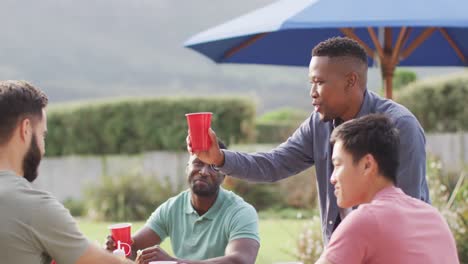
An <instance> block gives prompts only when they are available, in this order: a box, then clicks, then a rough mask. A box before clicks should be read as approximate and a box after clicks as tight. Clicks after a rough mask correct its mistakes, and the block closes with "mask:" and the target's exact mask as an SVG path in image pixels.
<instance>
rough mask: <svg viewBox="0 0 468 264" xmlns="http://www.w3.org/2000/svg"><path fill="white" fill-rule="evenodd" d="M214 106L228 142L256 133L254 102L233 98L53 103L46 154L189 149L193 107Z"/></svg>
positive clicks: (205, 108) (215, 124) (221, 132)
mask: <svg viewBox="0 0 468 264" xmlns="http://www.w3.org/2000/svg"><path fill="white" fill-rule="evenodd" d="M203 111H210V112H213V118H212V126H213V128H214V129H215V130H216V132H217V134H218V136H219V137H221V138H222V139H223V140H224V141H225V142H226V143H227V144H231V143H234V142H250V141H252V140H253V139H254V133H255V131H254V130H255V127H254V118H255V104H254V103H253V101H251V100H250V99H246V98H241V97H234V98H127V99H119V100H112V101H109V100H107V101H96V102H85V103H73V104H65V105H56V106H51V107H50V109H49V115H48V126H49V133H48V139H47V141H48V142H47V146H46V148H47V150H46V151H47V154H48V155H49V156H61V155H70V154H120V153H125V154H134V153H141V152H144V151H149V150H185V137H186V136H187V122H186V118H185V114H186V113H189V112H203Z"/></svg>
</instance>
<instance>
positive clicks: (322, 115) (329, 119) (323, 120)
mask: <svg viewBox="0 0 468 264" xmlns="http://www.w3.org/2000/svg"><path fill="white" fill-rule="evenodd" d="M319 119H320V121H322V122H324V123H326V122H330V121H332V120H333V118H331V117H329V116H326V115H324V114H322V113H319Z"/></svg>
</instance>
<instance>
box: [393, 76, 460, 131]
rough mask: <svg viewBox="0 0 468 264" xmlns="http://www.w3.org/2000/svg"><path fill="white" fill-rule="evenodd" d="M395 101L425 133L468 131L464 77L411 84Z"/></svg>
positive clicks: (449, 77) (397, 95)
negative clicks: (406, 109) (404, 108)
mask: <svg viewBox="0 0 468 264" xmlns="http://www.w3.org/2000/svg"><path fill="white" fill-rule="evenodd" d="M396 100H397V101H398V102H399V103H401V104H403V105H405V106H406V107H407V108H408V109H409V110H411V112H413V114H414V115H415V116H416V117H417V118H418V120H419V122H420V123H421V125H422V126H423V127H424V129H425V130H426V132H455V131H468V108H467V107H466V102H468V74H466V73H465V74H459V75H450V76H447V77H444V78H438V79H428V80H424V81H418V82H414V83H412V84H410V85H408V86H407V87H406V88H405V89H404V90H401V91H400V92H399V93H397V94H396Z"/></svg>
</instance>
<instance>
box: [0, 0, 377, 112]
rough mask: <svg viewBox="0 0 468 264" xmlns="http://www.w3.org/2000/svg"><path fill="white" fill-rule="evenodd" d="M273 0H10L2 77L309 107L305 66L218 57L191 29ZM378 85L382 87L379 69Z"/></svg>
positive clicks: (86, 93) (58, 97)
mask: <svg viewBox="0 0 468 264" xmlns="http://www.w3.org/2000/svg"><path fill="white" fill-rule="evenodd" d="M271 2H273V1H272V0H237V1H227V0H216V1H213V0H197V1H188V0H100V1H95V0H80V1H73V0H41V1H37V0H2V1H1V3H0V9H1V10H2V23H0V32H1V33H0V79H25V80H30V81H32V82H33V83H35V84H37V85H38V86H39V87H41V88H42V89H44V90H45V91H46V92H47V93H48V94H49V97H50V99H51V101H52V102H59V101H70V100H76V99H87V98H102V97H112V96H125V95H156V96H157V95H170V94H176V95H181V94H184V95H187V94H189V95H190V94H193V95H203V96H210V95H215V94H245V95H248V96H250V97H254V98H256V100H257V102H258V110H259V113H261V112H264V111H266V110H271V109H274V108H277V107H282V106H293V107H298V108H302V109H310V108H311V107H310V99H309V98H308V80H307V69H306V68H294V67H292V68H290V67H277V66H258V65H216V64H214V63H213V62H211V61H210V60H208V59H207V58H205V57H203V56H201V55H199V54H197V53H195V52H194V51H191V50H189V49H186V48H184V47H183V46H182V45H183V42H184V41H185V40H187V39H188V38H189V37H190V36H192V35H194V34H196V33H198V32H200V31H202V30H205V29H207V28H209V27H212V26H214V25H217V24H219V23H222V22H225V21H227V20H229V19H232V18H234V17H236V16H238V15H241V14H243V13H246V12H248V11H251V10H253V9H255V8H258V7H261V6H264V5H266V4H269V3H271ZM371 72H372V74H371V76H370V78H369V83H370V84H369V87H380V84H379V74H378V72H377V71H376V70H372V71H371Z"/></svg>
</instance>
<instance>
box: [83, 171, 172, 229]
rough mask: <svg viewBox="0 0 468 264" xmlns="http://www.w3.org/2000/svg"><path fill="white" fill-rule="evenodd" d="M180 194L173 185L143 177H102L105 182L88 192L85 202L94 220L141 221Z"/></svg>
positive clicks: (93, 186) (87, 190)
mask: <svg viewBox="0 0 468 264" xmlns="http://www.w3.org/2000/svg"><path fill="white" fill-rule="evenodd" d="M175 194H176V191H174V190H173V188H172V186H171V184H170V183H169V182H168V181H166V182H160V181H159V180H157V179H156V178H154V177H149V176H141V175H132V174H128V175H123V176H102V178H101V182H100V183H98V184H96V185H90V186H88V187H87V188H86V189H85V201H86V203H87V207H88V208H89V211H88V214H89V216H90V217H91V218H92V219H96V220H105V221H141V220H145V219H147V218H148V217H149V216H150V214H151V213H152V212H153V211H154V210H155V209H156V208H157V207H158V206H159V205H161V204H162V203H163V202H165V201H166V200H167V199H168V198H170V197H172V196H174V195H175Z"/></svg>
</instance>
